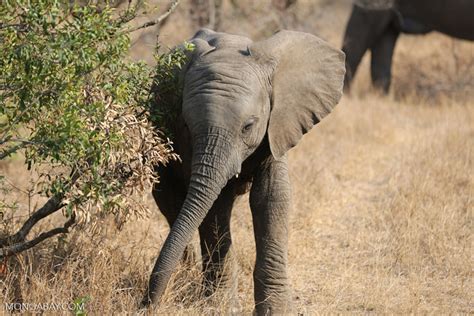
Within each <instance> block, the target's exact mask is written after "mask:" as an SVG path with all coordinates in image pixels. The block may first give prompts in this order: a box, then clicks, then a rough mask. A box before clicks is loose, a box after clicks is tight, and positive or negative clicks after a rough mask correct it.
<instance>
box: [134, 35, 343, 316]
mask: <svg viewBox="0 0 474 316" xmlns="http://www.w3.org/2000/svg"><path fill="white" fill-rule="evenodd" d="M190 42H191V43H193V44H194V46H195V49H194V50H193V51H192V52H188V54H189V56H188V58H187V63H186V65H185V66H184V67H182V69H181V70H180V73H179V75H178V76H179V83H180V85H181V88H182V97H181V101H180V102H182V103H180V104H176V105H175V107H177V108H178V109H179V115H178V118H177V119H176V122H174V123H173V124H172V127H173V128H174V130H173V131H172V134H173V135H175V136H174V139H173V141H174V146H175V150H176V151H177V153H178V154H180V156H181V158H182V162H174V163H172V164H171V165H168V166H166V167H164V166H160V167H159V168H160V169H159V174H160V177H161V179H160V180H161V181H160V183H159V184H158V185H157V186H156V187H155V188H154V191H153V196H154V198H155V200H156V202H157V203H158V205H159V207H160V210H161V211H162V212H163V213H164V215H165V217H166V218H167V220H168V222H169V224H170V226H171V229H170V232H169V235H168V237H167V239H166V241H165V243H164V245H163V247H162V250H161V252H160V255H159V257H158V259H157V261H156V264H155V266H154V268H153V272H152V274H151V277H150V281H149V288H148V291H147V293H146V295H145V298H144V300H143V305H144V306H147V305H149V304H150V303H153V302H158V301H159V299H160V297H161V296H162V294H163V292H164V290H165V288H166V286H167V283H168V281H169V278H170V276H171V273H172V272H173V270H174V269H175V268H176V266H177V265H178V263H179V261H180V258H182V256H183V252H184V250H185V248H186V246H187V245H188V243H189V242H190V241H191V238H192V236H193V234H194V233H195V232H196V231H199V236H200V243H201V251H202V258H203V269H204V278H205V280H204V285H205V287H206V291H205V292H206V294H212V293H213V292H214V291H215V290H216V288H217V286H218V285H219V287H220V286H231V284H229V283H232V281H233V278H232V277H231V275H232V273H233V272H232V269H231V268H232V267H233V266H234V264H232V260H233V259H232V254H231V251H230V249H231V244H232V239H231V233H230V215H231V211H232V207H233V203H234V200H235V198H236V197H237V196H238V195H240V194H243V193H244V192H246V190H248V189H249V188H250V206H251V211H252V219H253V225H254V234H255V241H256V252H257V257H256V263H255V270H254V286H255V295H254V296H255V303H256V312H257V314H259V315H268V314H271V313H282V312H284V311H285V310H287V308H288V302H289V301H288V300H289V295H288V294H289V285H288V277H287V250H288V245H287V242H288V239H287V238H288V210H289V207H290V184H289V178H288V166H287V158H286V157H287V155H286V152H287V151H288V150H289V149H290V148H292V147H293V146H295V145H296V144H297V143H298V141H299V140H300V138H301V137H302V136H303V134H305V133H306V132H308V131H309V130H310V129H311V128H312V127H313V125H314V124H316V123H318V122H319V121H320V120H322V119H323V118H324V117H325V116H326V115H327V114H329V112H330V111H331V110H332V108H333V107H334V106H335V105H336V104H337V103H338V101H339V99H340V97H341V95H342V86H343V78H344V73H345V67H344V54H343V53H342V52H341V51H340V50H338V49H334V48H332V47H330V46H329V45H328V44H327V43H326V42H324V41H322V40H321V39H319V38H317V37H315V36H313V35H310V34H307V33H300V32H291V31H280V32H278V33H276V34H275V35H273V36H272V37H270V38H269V39H267V40H263V41H260V42H252V41H251V40H250V39H248V38H246V37H242V36H236V35H229V34H225V33H216V32H213V31H210V30H206V29H204V30H201V31H199V32H198V33H197V34H196V35H195V36H194V37H193V38H192V39H191V41H190ZM181 88H180V89H179V90H180V91H181ZM156 89H157V90H158V93H157V94H158V95H160V91H159V90H160V87H159V86H158V87H157V88H156ZM164 99H167V98H162V100H164ZM170 99H173V97H171V98H170ZM178 99H180V98H178ZM156 106H157V107H159V106H165V105H164V102H161V103H160V102H157V104H156Z"/></svg>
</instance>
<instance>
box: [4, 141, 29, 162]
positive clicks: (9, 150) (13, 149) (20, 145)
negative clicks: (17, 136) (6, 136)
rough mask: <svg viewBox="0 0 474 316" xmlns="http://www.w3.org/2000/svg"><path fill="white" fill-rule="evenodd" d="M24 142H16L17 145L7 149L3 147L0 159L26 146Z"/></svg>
mask: <svg viewBox="0 0 474 316" xmlns="http://www.w3.org/2000/svg"><path fill="white" fill-rule="evenodd" d="M26 145H27V144H26V143H21V144H18V145H15V146H13V147H10V148H8V149H5V150H3V151H2V152H1V153H0V160H3V159H5V158H7V157H8V156H10V155H11V154H14V153H15V152H17V151H18V150H20V149H22V148H25V147H26Z"/></svg>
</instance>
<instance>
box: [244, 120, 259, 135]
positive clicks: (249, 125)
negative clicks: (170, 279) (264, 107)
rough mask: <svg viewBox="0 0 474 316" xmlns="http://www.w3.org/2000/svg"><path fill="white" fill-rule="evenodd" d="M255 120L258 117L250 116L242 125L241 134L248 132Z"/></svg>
mask: <svg viewBox="0 0 474 316" xmlns="http://www.w3.org/2000/svg"><path fill="white" fill-rule="evenodd" d="M257 121H258V119H257V118H256V117H251V118H250V119H248V120H247V121H246V122H245V124H244V126H243V127H242V134H246V133H248V132H249V131H250V130H251V129H252V127H253V126H254V125H255V123H256V122H257Z"/></svg>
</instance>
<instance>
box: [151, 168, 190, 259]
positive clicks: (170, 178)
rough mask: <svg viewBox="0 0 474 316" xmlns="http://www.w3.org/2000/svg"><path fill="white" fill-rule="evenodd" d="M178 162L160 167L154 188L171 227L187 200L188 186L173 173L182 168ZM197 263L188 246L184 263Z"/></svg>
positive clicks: (154, 193) (160, 206)
mask: <svg viewBox="0 0 474 316" xmlns="http://www.w3.org/2000/svg"><path fill="white" fill-rule="evenodd" d="M175 164H178V162H171V163H170V164H169V165H168V166H163V165H160V166H158V174H159V175H160V181H159V182H158V183H157V184H155V185H154V186H153V190H152V195H153V198H154V200H155V202H156V204H157V205H158V207H159V209H160V212H161V213H162V214H163V216H164V217H165V218H166V221H167V222H168V225H169V227H172V226H173V223H174V222H175V220H176V218H177V217H178V214H179V211H180V210H181V208H182V207H183V202H184V199H185V198H186V185H185V183H184V180H182V179H180V177H177V176H176V174H175V173H174V172H173V171H175V170H177V169H179V168H180V167H179V166H177V165H175ZM195 261H196V254H195V252H194V249H193V248H192V246H191V245H188V246H186V249H185V250H184V254H183V258H182V262H183V263H184V264H186V265H193V264H194V263H195Z"/></svg>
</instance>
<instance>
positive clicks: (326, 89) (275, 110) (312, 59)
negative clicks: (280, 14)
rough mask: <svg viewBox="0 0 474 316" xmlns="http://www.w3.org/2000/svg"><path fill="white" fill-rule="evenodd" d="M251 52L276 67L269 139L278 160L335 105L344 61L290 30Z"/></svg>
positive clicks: (335, 51) (317, 40)
mask: <svg viewBox="0 0 474 316" xmlns="http://www.w3.org/2000/svg"><path fill="white" fill-rule="evenodd" d="M249 51H250V53H251V54H252V55H253V56H255V57H256V58H257V59H260V60H262V61H263V62H265V61H266V63H268V61H270V64H272V65H273V67H274V70H273V76H272V109H271V114H270V121H269V124H268V139H269V142H270V149H271V151H272V154H273V156H274V157H275V158H277V159H278V158H280V157H281V156H283V155H284V154H285V153H286V152H287V151H288V150H289V149H290V148H292V147H293V146H295V145H296V144H297V143H298V141H299V140H300V139H301V137H303V135H304V134H305V133H307V132H308V131H309V130H310V129H311V128H312V127H313V125H315V124H317V123H318V122H319V121H321V120H322V119H323V118H324V117H325V116H326V115H328V114H329V113H330V112H331V110H332V109H333V108H334V107H335V106H336V104H337V103H338V102H339V100H340V98H341V96H342V88H343V82H344V74H345V66H344V59H345V56H344V53H343V52H342V51H340V50H339V49H335V48H333V47H331V46H329V44H328V43H326V42H325V41H323V40H321V39H320V38H318V37H316V36H314V35H311V34H308V33H302V32H292V31H280V32H278V33H276V34H275V35H273V36H272V37H270V38H269V39H267V40H264V41H261V42H256V43H253V44H252V45H251V46H250V47H249Z"/></svg>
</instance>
